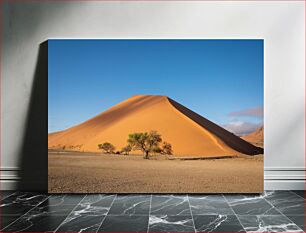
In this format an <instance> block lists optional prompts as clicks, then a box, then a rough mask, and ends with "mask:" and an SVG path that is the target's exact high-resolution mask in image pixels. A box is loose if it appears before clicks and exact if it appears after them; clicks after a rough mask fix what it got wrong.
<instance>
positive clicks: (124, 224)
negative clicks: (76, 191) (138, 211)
mask: <svg viewBox="0 0 306 233" xmlns="http://www.w3.org/2000/svg"><path fill="white" fill-rule="evenodd" d="M148 221H149V216H144V215H140V216H139V215H118V216H115V215H107V216H106V217H105V219H104V221H103V222H102V225H101V227H100V228H99V230H98V232H142V233H143V232H147V229H148Z"/></svg>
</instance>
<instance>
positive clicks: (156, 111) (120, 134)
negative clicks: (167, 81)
mask: <svg viewBox="0 0 306 233" xmlns="http://www.w3.org/2000/svg"><path fill="white" fill-rule="evenodd" d="M151 130H156V131H158V132H159V133H160V134H161V135H162V139H163V140H164V141H167V142H169V143H171V145H172V148H173V154H174V155H175V156H183V157H186V156H203V157H209V156H224V155H237V154H239V153H244V154H249V155H254V154H261V153H263V150H262V149H261V148H258V147H256V146H254V145H252V144H250V143H248V142H246V141H244V140H243V139H241V138H239V137H237V136H235V135H234V134H232V133H230V132H228V131H226V130H225V129H223V128H221V127H220V126H218V125H216V124H214V123H213V122H211V121H209V120H207V119H205V118H203V117H202V116H200V115H198V114H196V113H195V112H193V111H191V110H189V109H188V108H186V107H184V106H182V105H180V104H179V103H177V102H175V101H174V100H172V99H170V98H168V97H166V96H149V95H138V96H134V97H131V98H129V99H127V100H125V101H123V102H121V103H119V104H117V105H115V106H113V107H112V108H110V109H108V110H107V111H105V112H103V113H101V114H99V115H97V116H96V117H94V118H92V119H90V120H88V121H86V122H84V123H82V124H80V125H77V126H74V127H72V128H69V129H67V130H64V131H61V132H56V133H52V134H49V137H48V147H49V148H52V149H63V148H64V149H65V150H74V151H85V152H98V151H99V149H98V144H100V143H103V142H110V143H112V144H113V145H114V146H115V147H116V150H121V148H122V147H124V146H126V142H127V138H128V134H131V133H135V132H149V131H151ZM133 153H139V154H141V152H140V151H139V152H137V151H134V152H133ZM110 166H112V165H111V164H110Z"/></svg>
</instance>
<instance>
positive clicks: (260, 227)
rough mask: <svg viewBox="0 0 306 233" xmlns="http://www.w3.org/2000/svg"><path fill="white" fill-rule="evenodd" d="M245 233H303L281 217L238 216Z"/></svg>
mask: <svg viewBox="0 0 306 233" xmlns="http://www.w3.org/2000/svg"><path fill="white" fill-rule="evenodd" d="M238 218H239V220H240V222H241V224H242V225H243V227H244V229H245V230H246V231H247V232H303V231H302V230H301V229H300V228H299V227H298V226H297V225H296V224H294V223H292V222H291V221H290V220H289V219H288V218H286V217H285V216H283V215H271V216H269V215H257V216H252V215H248V216H238Z"/></svg>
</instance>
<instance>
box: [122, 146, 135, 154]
mask: <svg viewBox="0 0 306 233" xmlns="http://www.w3.org/2000/svg"><path fill="white" fill-rule="evenodd" d="M131 150H132V147H131V145H127V146H125V147H123V148H122V149H121V152H122V153H123V154H125V155H128V154H129V153H130V152H131Z"/></svg>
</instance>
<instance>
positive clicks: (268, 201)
mask: <svg viewBox="0 0 306 233" xmlns="http://www.w3.org/2000/svg"><path fill="white" fill-rule="evenodd" d="M273 192H275V191H273ZM264 199H265V200H266V202H268V203H269V204H270V205H271V206H272V207H274V208H275V209H276V210H277V211H278V212H279V213H280V214H281V215H283V217H285V218H286V219H288V220H289V222H291V223H293V224H294V225H295V226H296V227H297V228H298V229H300V230H301V231H302V232H304V230H302V229H301V228H300V227H299V226H298V225H297V224H295V223H294V222H293V221H291V219H290V218H288V217H287V216H286V215H285V214H283V213H282V212H281V211H280V210H279V209H278V208H276V206H274V205H273V204H272V203H271V202H270V201H269V200H267V199H266V198H265V197H264ZM263 216H264V215H263Z"/></svg>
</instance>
